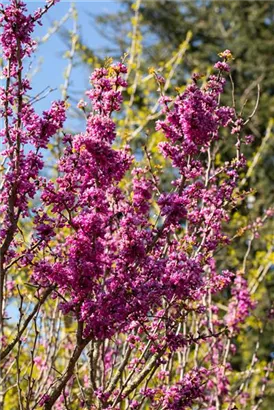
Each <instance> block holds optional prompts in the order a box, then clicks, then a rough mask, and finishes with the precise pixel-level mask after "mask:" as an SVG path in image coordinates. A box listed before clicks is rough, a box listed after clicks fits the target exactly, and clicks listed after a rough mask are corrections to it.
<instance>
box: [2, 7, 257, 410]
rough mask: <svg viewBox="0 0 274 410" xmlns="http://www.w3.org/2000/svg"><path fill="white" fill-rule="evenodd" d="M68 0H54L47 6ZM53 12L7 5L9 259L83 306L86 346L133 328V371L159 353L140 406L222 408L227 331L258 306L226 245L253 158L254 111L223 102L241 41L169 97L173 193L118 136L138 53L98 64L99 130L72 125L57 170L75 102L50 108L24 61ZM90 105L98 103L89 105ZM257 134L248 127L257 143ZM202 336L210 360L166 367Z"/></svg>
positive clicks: (164, 125) (109, 358) (126, 335)
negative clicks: (28, 233) (221, 252)
mask: <svg viewBox="0 0 274 410" xmlns="http://www.w3.org/2000/svg"><path fill="white" fill-rule="evenodd" d="M54 3H56V1H48V2H47V6H46V7H48V6H50V5H53V4H54ZM42 14H43V10H41V9H40V10H39V11H38V12H37V13H36V14H35V15H34V16H31V15H27V12H26V9H25V6H24V4H23V3H22V2H20V1H15V0H12V1H11V2H10V4H9V5H7V6H6V7H5V8H4V7H3V6H1V18H0V19H1V23H2V24H3V27H4V28H3V33H2V34H1V37H0V42H1V45H2V49H3V55H4V58H5V62H6V65H5V67H4V69H3V75H4V77H5V78H6V87H1V88H0V99H1V102H2V109H1V111H0V114H1V117H2V118H3V119H4V123H5V126H4V129H3V130H2V131H1V138H2V141H3V144H4V151H3V152H2V155H3V157H4V159H5V161H4V169H5V176H4V179H3V183H2V185H1V230H0V239H1V256H2V264H3V266H6V267H7V266H9V265H10V264H12V263H13V261H14V260H16V261H17V263H18V266H19V267H24V268H25V267H28V268H29V270H30V271H31V278H30V280H31V281H32V283H33V284H34V285H35V286H37V287H38V288H39V289H40V291H41V289H46V290H47V289H51V290H53V291H54V293H53V297H55V298H59V299H60V305H59V306H60V309H61V311H62V312H63V314H64V315H67V314H69V313H70V315H72V317H73V318H74V320H75V322H76V323H78V324H81V326H82V330H83V332H82V334H81V335H80V336H79V338H80V341H81V343H82V344H83V345H84V343H85V341H86V342H87V343H88V342H89V341H105V340H107V339H109V340H110V339H112V338H117V337H118V336H117V335H121V334H122V336H121V338H120V343H122V342H121V340H125V341H126V342H127V343H128V345H129V346H130V349H132V350H134V349H136V352H137V353H136V356H135V357H132V358H131V359H130V361H129V371H133V373H134V372H136V374H138V373H140V374H142V373H141V371H140V365H141V364H143V362H142V360H140V361H139V358H140V356H141V357H143V356H142V354H141V352H143V351H145V352H147V354H148V355H149V356H148V357H149V358H155V363H157V366H158V367H156V371H157V372H158V373H157V375H158V382H159V385H158V386H156V387H155V388H154V387H153V388H152V387H149V386H148V385H146V387H143V388H142V389H140V391H139V393H138V394H139V399H140V400H139V399H138V400H135V399H133V400H131V401H130V408H132V409H136V408H139V407H138V403H139V402H140V401H142V400H147V401H148V402H149V406H150V408H155V409H159V408H161V409H170V410H179V409H180V410H181V409H188V408H191V406H194V405H195V403H202V402H204V403H206V404H207V406H208V407H207V408H212V409H213V408H215V407H214V406H216V403H217V401H218V400H219V398H221V400H222V402H223V403H228V404H229V403H230V393H229V390H230V389H229V379H228V377H227V374H226V372H229V369H230V365H229V363H226V361H225V360H224V357H227V356H226V355H227V354H228V353H230V352H232V351H233V346H230V345H227V344H226V343H225V342H224V340H223V339H222V335H223V331H224V329H226V330H227V331H228V332H229V333H230V334H231V335H236V334H237V332H239V330H240V326H241V324H243V323H244V321H245V319H246V318H247V316H248V315H249V314H250V312H251V310H252V309H254V307H255V304H254V302H253V301H252V300H251V296H250V294H249V291H248V284H247V281H246V279H245V278H244V277H243V275H242V274H238V273H237V274H235V273H232V272H230V271H228V270H223V271H220V269H219V268H218V266H217V263H216V256H215V252H216V251H217V250H218V249H219V248H220V247H224V246H226V245H227V244H228V243H229V242H230V240H229V238H228V236H227V234H226V232H225V229H224V226H225V223H226V222H228V221H229V209H230V207H231V206H233V205H234V204H235V198H234V192H235V188H236V187H237V183H238V180H239V173H240V172H242V170H243V169H244V167H245V158H244V156H243V155H242V153H241V133H242V128H243V121H242V120H239V119H238V118H237V116H236V113H235V110H234V109H233V108H231V107H227V106H222V105H221V104H220V97H221V95H222V93H223V91H224V87H225V82H226V80H225V78H224V77H223V74H224V73H226V72H228V71H229V65H228V63H227V58H228V56H229V55H230V52H229V51H228V50H226V52H225V53H224V56H223V61H219V62H218V63H216V65H215V68H216V69H217V70H218V73H217V74H216V75H211V76H209V78H208V79H207V81H206V82H205V84H204V85H200V84H199V76H197V75H196V76H195V75H194V76H193V80H192V82H191V84H189V85H188V86H187V87H186V90H185V91H184V92H183V93H182V94H180V95H178V96H177V97H176V98H174V99H173V98H171V97H166V96H165V95H161V98H160V104H162V112H161V114H162V117H161V120H159V121H158V122H157V123H156V129H157V130H158V131H159V132H161V133H163V134H164V136H165V142H162V143H160V144H159V150H160V152H161V153H162V155H163V156H164V157H165V158H167V159H168V160H170V161H171V163H172V165H173V167H174V169H176V172H175V175H177V176H176V177H174V178H175V179H174V181H173V182H172V186H171V188H170V190H167V191H166V192H163V191H162V190H161V187H160V184H158V186H156V185H157V183H158V182H159V181H158V179H157V178H158V177H155V176H154V175H151V174H153V170H152V169H149V167H147V168H141V167H140V166H139V165H137V166H136V165H135V164H134V160H133V155H132V153H131V149H130V147H129V146H128V145H125V146H124V147H122V148H120V149H118V148H114V146H113V142H114V141H115V139H116V123H115V120H114V119H113V116H115V113H117V112H118V111H120V110H121V108H122V103H123V89H125V88H126V87H127V82H126V80H125V75H126V74H127V67H126V65H125V64H124V63H116V64H111V65H110V66H109V67H107V68H106V67H105V68H99V69H96V70H95V71H94V73H93V74H92V75H91V77H90V81H91V84H92V87H91V89H90V90H89V91H87V93H86V95H87V97H88V99H89V100H90V104H91V111H90V113H89V114H88V116H87V121H86V130H85V131H84V132H82V133H79V134H77V135H70V134H64V136H63V144H64V151H63V155H62V157H61V159H60V161H59V163H58V177H57V178H56V179H55V180H54V179H53V178H52V179H51V178H49V177H46V176H45V175H43V174H42V173H41V171H42V170H43V168H44V159H43V156H42V150H44V149H47V148H48V144H49V141H50V139H51V137H53V136H54V134H56V133H57V132H59V130H61V129H62V127H63V124H64V121H65V119H66V113H65V103H64V102H62V101H55V102H53V103H52V105H51V107H50V108H49V109H48V110H46V111H44V112H43V113H42V115H38V114H37V113H36V112H35V110H34V107H33V104H32V102H31V101H30V100H29V99H28V98H27V93H28V91H29V90H30V89H31V85H30V82H29V80H28V78H27V77H26V76H25V73H24V70H23V61H24V59H25V58H27V57H29V56H30V55H31V53H32V52H33V51H34V49H35V42H34V41H33V40H32V33H33V29H34V25H35V23H36V22H39V21H40V20H39V19H40V17H41V16H42ZM85 106H86V103H84V102H81V104H80V105H79V107H80V108H81V107H82V108H83V107H85ZM224 128H226V129H227V132H228V133H229V132H230V131H231V132H230V134H231V138H235V136H236V138H235V144H236V145H235V158H234V159H233V160H232V161H230V162H225V163H224V164H223V165H221V166H219V167H218V166H216V165H215V164H214V157H213V151H212V147H213V146H214V144H215V143H216V141H218V140H219V139H220V138H221V137H222V132H223V129H224ZM251 139H252V138H251V136H248V137H246V142H251ZM243 142H244V139H243ZM125 176H127V177H126V178H125ZM125 181H127V184H125ZM128 181H130V182H128ZM35 197H37V198H38V200H39V201H40V204H41V206H38V207H36V208H35V209H34V208H32V209H31V208H30V205H29V201H30V199H33V198H35ZM157 212H158V214H157V216H156V217H155V216H154V214H155V213H157ZM22 218H29V219H31V220H32V223H33V235H32V238H31V243H30V246H26V247H25V249H24V250H23V251H22V247H21V242H20V239H19V237H20V235H19V234H20V228H19V221H20V220H21V219H22ZM228 287H231V294H232V297H231V299H230V303H229V306H228V312H227V314H226V315H225V316H224V315H221V314H219V313H220V312H219V307H218V306H217V305H216V304H215V303H214V297H215V296H216V295H217V294H220V292H222V291H223V290H224V289H225V288H228ZM191 315H195V317H196V318H197V323H199V329H198V330H196V331H194V330H191V331H189V332H186V331H184V330H183V326H182V323H183V322H184V321H185V322H184V323H187V321H188V320H189V318H190V317H191ZM202 344H204V345H205V346H207V347H208V346H210V348H208V349H206V353H205V355H204V363H203V367H202V366H200V367H193V368H192V369H188V370H186V369H187V366H186V358H185V359H184V360H182V361H180V362H178V365H177V367H176V369H175V370H174V372H175V373H174V375H173V373H172V371H171V370H168V368H167V367H166V366H165V365H166V361H167V356H168V355H173V354H175V353H178V354H179V355H180V354H182V352H186V351H187V349H190V347H192V346H193V347H194V348H195V349H196V348H198V347H197V346H200V345H202ZM80 345H81V344H80ZM227 346H228V347H227ZM78 347H79V346H78ZM116 353H117V352H116V351H115V349H109V350H107V349H106V351H105V355H104V371H105V372H106V374H107V373H108V372H111V368H112V366H113V365H114V362H113V360H114V359H113V358H114V357H115V355H116ZM184 354H185V357H186V353H184ZM153 360H154V359H153ZM34 364H35V365H36V367H37V368H38V369H40V370H41V371H43V370H44V369H46V368H47V363H45V362H44V361H43V360H42V359H41V358H40V357H35V359H34ZM173 376H174V377H173ZM128 389H129V387H128ZM133 390H134V389H133ZM133 390H132V391H133ZM94 391H95V396H96V397H97V400H99V401H101V403H102V406H103V408H106V409H107V408H109V409H110V408H111V409H115V408H118V407H117V406H118V404H119V403H120V401H121V400H122V399H123V397H124V396H123V394H125V393H123V392H121V391H120V392H119V389H118V387H117V388H116V387H113V389H111V388H110V387H109V388H108V389H106V390H105V389H104V386H100V385H98V386H97V388H96V389H95V390H94ZM125 391H126V388H125ZM130 393H131V392H130ZM130 393H129V394H130ZM57 398H58V397H55V395H54V394H53V395H52V396H51V395H50V393H48V392H47V394H46V395H44V396H43V398H42V402H43V404H45V406H46V403H49V402H50V403H54V401H53V400H55V401H56V400H57ZM60 400H61V398H60ZM42 402H41V403H42ZM60 403H61V402H60ZM60 403H59V404H60ZM60 406H61V404H60ZM45 408H47V407H45ZM193 408H194V407H193Z"/></svg>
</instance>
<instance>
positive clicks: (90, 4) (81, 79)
mask: <svg viewBox="0 0 274 410" xmlns="http://www.w3.org/2000/svg"><path fill="white" fill-rule="evenodd" d="M26 3H27V5H28V8H29V10H30V12H33V11H34V10H35V9H36V8H38V7H43V5H44V4H45V2H44V1H32V0H29V1H26ZM70 4H71V3H70V2H69V1H62V0H61V2H60V3H57V4H56V5H55V6H54V7H53V8H51V9H50V10H49V12H48V13H47V14H46V15H45V16H44V18H43V20H42V22H43V26H37V28H36V31H35V38H36V39H38V38H41V37H43V36H44V35H45V34H46V33H47V32H48V30H49V28H50V27H51V26H52V24H53V23H54V22H55V21H60V19H62V17H63V16H64V15H65V14H66V13H67V12H68V10H69V8H70ZM75 5H76V7H77V10H78V13H79V20H78V24H79V26H80V34H81V38H82V39H83V40H84V43H85V44H86V45H88V46H89V47H91V48H92V49H99V48H100V47H104V46H109V45H110V44H109V42H108V41H107V40H106V39H105V38H103V37H102V36H100V34H98V32H97V30H96V27H95V26H94V24H93V22H92V19H91V18H90V16H89V13H92V14H93V15H94V14H95V15H97V14H101V13H103V12H114V11H117V10H118V9H119V8H120V7H121V5H119V3H118V2H116V1H93V0H91V1H90V0H89V1H85V0H84V1H76V2H75ZM63 27H65V28H67V29H69V30H72V27H73V21H72V20H67V22H66V23H65V24H64V26H63ZM66 50H67V48H66V45H65V44H64V41H63V40H62V39H61V37H60V35H58V34H56V33H55V34H54V35H53V36H52V37H50V39H49V40H48V41H47V42H46V43H44V44H41V45H40V46H39V48H38V49H37V51H36V53H35V56H34V58H33V59H32V64H31V72H35V75H34V76H33V79H32V86H33V90H32V94H31V95H32V96H34V95H36V94H37V93H39V92H41V91H42V90H43V89H44V88H46V87H50V88H51V89H56V90H55V91H53V92H51V93H50V94H48V95H47V96H46V98H44V99H42V100H41V101H39V102H37V103H36V110H37V111H38V112H39V113H41V111H43V110H44V109H47V108H48V107H49V105H50V102H51V101H52V100H54V99H59V98H60V97H61V91H60V85H61V84H63V83H64V71H65V69H66V66H67V60H65V59H64V58H63V55H64V52H65V51H66ZM88 76H89V72H88V68H87V67H83V66H79V67H76V68H74V69H73V72H72V77H71V88H70V92H71V93H73V97H74V98H75V97H78V95H79V96H81V91H83V90H85V89H87V88H88V87H89V82H88ZM69 124H70V125H72V126H73V124H74V122H73V121H69Z"/></svg>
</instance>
